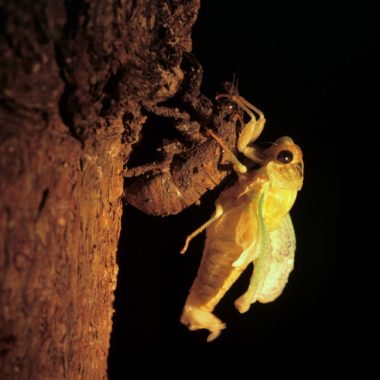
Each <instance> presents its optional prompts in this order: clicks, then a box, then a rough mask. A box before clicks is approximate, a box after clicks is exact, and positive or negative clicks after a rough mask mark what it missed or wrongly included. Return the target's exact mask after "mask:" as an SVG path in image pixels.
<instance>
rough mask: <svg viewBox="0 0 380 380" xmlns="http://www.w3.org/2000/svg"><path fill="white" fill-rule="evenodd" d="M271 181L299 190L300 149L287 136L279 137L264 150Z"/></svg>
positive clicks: (300, 170)
mask: <svg viewBox="0 0 380 380" xmlns="http://www.w3.org/2000/svg"><path fill="white" fill-rule="evenodd" d="M264 154H265V157H266V161H265V163H264V166H266V169H267V173H268V176H269V178H270V180H271V183H272V184H273V185H274V186H276V187H278V188H281V189H288V190H300V189H301V187H302V183H303V159H302V151H301V149H300V147H299V146H298V145H296V144H295V143H294V141H293V140H292V139H291V138H290V137H287V136H284V137H281V138H279V139H278V140H276V142H275V143H274V144H273V146H271V147H270V148H268V149H267V150H265V152H264Z"/></svg>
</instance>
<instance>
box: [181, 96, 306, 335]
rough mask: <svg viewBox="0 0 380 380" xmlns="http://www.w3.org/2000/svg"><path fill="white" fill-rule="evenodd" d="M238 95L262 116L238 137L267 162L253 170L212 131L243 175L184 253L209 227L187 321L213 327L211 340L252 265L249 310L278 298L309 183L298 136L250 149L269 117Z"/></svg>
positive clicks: (241, 305) (243, 301) (244, 299)
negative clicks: (219, 313)
mask: <svg viewBox="0 0 380 380" xmlns="http://www.w3.org/2000/svg"><path fill="white" fill-rule="evenodd" d="M233 100H235V101H236V102H237V103H238V104H239V105H240V106H242V107H243V108H244V109H245V110H246V111H247V109H248V110H251V109H253V110H255V111H256V112H259V114H260V116H261V118H260V119H259V120H257V121H256V119H254V118H253V119H251V121H250V122H249V123H248V124H247V125H246V126H245V128H244V129H243V131H242V133H241V135H240V136H239V140H240V141H238V147H239V150H240V151H242V152H243V153H244V154H246V155H247V156H248V157H250V158H253V157H255V159H256V161H259V162H260V165H261V167H260V169H258V170H253V171H247V168H246V167H245V166H244V165H242V164H241V163H240V162H239V161H238V160H237V159H236V157H235V156H234V155H233V154H232V152H230V151H229V150H228V148H227V147H226V146H225V144H224V143H223V142H222V141H221V140H220V139H219V138H218V136H215V135H214V134H213V133H212V132H211V135H212V136H213V137H214V138H215V139H216V140H217V141H218V142H219V143H220V144H221V145H222V147H223V148H224V149H225V150H227V151H229V154H230V155H231V158H232V160H233V161H234V168H235V170H236V171H237V173H238V175H239V178H238V181H237V182H236V183H235V184H234V185H233V186H232V187H230V188H228V189H226V190H225V191H224V192H223V193H222V194H221V195H220V196H219V198H218V199H217V201H216V204H215V205H216V210H215V213H214V216H213V217H212V218H211V219H210V220H209V221H208V222H206V223H205V224H204V225H203V226H201V227H200V228H199V229H197V230H196V231H195V232H194V233H193V234H191V235H190V236H189V237H188V238H187V241H186V244H185V247H184V248H183V250H182V251H181V252H182V253H184V252H185V251H186V249H187V246H188V243H189V242H190V240H191V239H192V238H193V237H194V236H196V235H197V234H198V233H200V232H201V231H202V230H204V229H207V230H206V235H207V238H206V243H205V248H204V252H203V256H202V261H201V265H200V267H199V271H198V275H197V277H196V279H195V281H194V283H193V286H192V288H191V290H190V294H189V296H188V298H187V300H186V304H185V306H184V309H183V313H182V316H181V322H182V323H184V324H185V325H187V326H188V327H189V329H190V330H197V329H208V330H209V331H210V335H209V337H208V339H207V340H208V341H211V340H213V339H215V338H216V337H218V336H219V334H220V332H221V330H222V329H224V328H225V324H224V323H223V322H222V321H220V319H218V318H217V317H216V316H215V315H214V314H213V313H212V312H213V310H214V308H215V306H216V305H217V304H218V302H219V301H220V299H221V298H222V297H223V296H224V294H225V293H226V291H227V290H228V289H229V288H230V287H231V285H232V284H233V283H234V282H235V281H236V279H237V278H238V277H239V276H240V274H241V273H242V272H243V271H244V270H245V269H246V267H247V266H248V265H249V264H250V263H253V264H254V271H253V275H252V278H251V281H250V284H249V287H248V289H247V291H246V292H245V293H244V294H243V295H242V296H241V297H239V298H238V299H237V300H236V302H235V306H236V308H237V309H238V310H239V311H240V312H241V313H244V312H246V311H247V310H248V309H249V307H250V305H251V304H252V303H254V302H256V301H259V302H262V303H265V302H270V301H273V300H274V299H275V298H277V297H278V296H279V295H280V294H281V292H282V291H283V289H284V287H285V285H286V282H287V279H288V276H289V273H290V272H291V271H292V269H293V263H294V252H295V235H294V230H293V226H292V222H291V219H290V216H289V211H290V209H291V207H292V206H293V204H294V201H295V198H296V194H297V191H298V190H300V188H301V187H302V182H303V161H302V152H301V150H300V148H299V147H298V146H297V145H296V144H294V142H293V140H292V139H291V138H289V137H283V138H280V139H278V140H277V141H276V142H275V144H274V145H273V146H272V147H270V148H269V149H267V150H265V151H263V152H258V151H254V149H255V148H253V147H247V145H248V143H252V142H253V141H252V138H251V139H250V138H248V137H247V136H249V135H250V136H252V135H253V136H254V140H255V139H256V138H257V137H258V135H259V134H260V133H261V130H262V128H263V125H264V122H265V119H264V117H263V115H262V113H260V111H258V110H257V109H256V108H255V107H254V106H252V105H250V104H249V103H248V102H246V101H245V100H244V99H242V98H236V97H235V98H233ZM247 112H248V111H247ZM251 117H252V115H251ZM260 122H261V124H260ZM258 128H259V132H260V133H258V132H257V129H258ZM247 131H248V132H247ZM244 134H245V135H244ZM242 135H243V138H244V139H245V144H243V143H242V140H241V139H242V137H241V136H242ZM239 143H240V144H239ZM239 145H240V146H239ZM247 153H248V154H247Z"/></svg>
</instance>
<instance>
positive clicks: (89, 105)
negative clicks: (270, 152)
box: [0, 0, 216, 379]
mask: <svg viewBox="0 0 380 380" xmlns="http://www.w3.org/2000/svg"><path fill="white" fill-rule="evenodd" d="M198 7H199V1H198V0H193V1H185V0H183V1H161V0H157V1H147V0H146V1H144V0H142V1H138V2H134V1H127V0H121V1H113V0H101V1H100V0H99V1H89V0H81V1H71V0H69V1H56V0H54V1H53V0H34V1H33V2H32V1H26V0H25V1H6V0H0V254H1V255H0V273H1V283H0V287H1V303H0V305H1V306H0V307H1V311H0V359H1V364H0V377H1V378H4V379H13V378H14V379H103V378H105V377H106V362H107V354H108V349H109V337H110V332H111V328H112V313H113V307H112V303H113V291H114V289H115V286H116V275H117V265H116V250H117V243H118V238H119V232H120V220H121V214H122V202H121V200H122V194H123V181H124V180H123V176H122V172H123V170H124V169H125V168H124V164H125V162H126V161H127V158H128V156H129V154H130V152H131V150H132V143H133V142H136V141H137V140H139V139H140V134H139V131H140V129H141V126H142V124H143V122H144V121H145V119H146V116H145V115H144V114H143V113H142V107H141V104H142V103H144V102H145V103H149V104H150V105H152V106H154V105H156V104H157V103H159V102H163V101H165V100H167V99H169V98H171V97H172V96H173V95H174V94H175V93H176V92H177V91H178V90H179V88H180V85H181V82H182V80H183V77H184V74H183V70H182V69H181V66H180V65H181V62H182V60H183V54H184V53H185V52H190V51H191V35H190V33H191V27H192V25H193V23H194V21H195V18H196V15H197V11H198ZM215 149H216V148H215ZM161 214H164V213H161Z"/></svg>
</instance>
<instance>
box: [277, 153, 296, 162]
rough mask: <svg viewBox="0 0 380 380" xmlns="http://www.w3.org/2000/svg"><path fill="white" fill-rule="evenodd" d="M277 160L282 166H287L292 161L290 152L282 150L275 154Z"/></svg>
mask: <svg viewBox="0 0 380 380" xmlns="http://www.w3.org/2000/svg"><path fill="white" fill-rule="evenodd" d="M277 160H278V161H280V162H282V163H283V164H289V163H290V162H292V161H293V153H292V152H291V151H290V150H282V151H280V152H279V153H278V154H277Z"/></svg>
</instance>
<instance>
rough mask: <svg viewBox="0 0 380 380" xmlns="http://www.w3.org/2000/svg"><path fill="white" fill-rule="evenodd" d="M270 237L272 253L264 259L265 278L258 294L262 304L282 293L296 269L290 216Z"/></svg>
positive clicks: (294, 245)
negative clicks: (290, 275) (291, 273)
mask: <svg viewBox="0 0 380 380" xmlns="http://www.w3.org/2000/svg"><path fill="white" fill-rule="evenodd" d="M268 235H269V242H270V252H269V254H268V255H266V256H267V257H266V260H265V259H264V261H266V262H265V269H266V270H265V277H264V278H263V279H262V283H261V284H260V285H261V286H260V289H259V292H258V294H257V300H258V301H259V302H262V303H266V302H271V301H273V300H275V299H276V298H277V297H278V296H279V295H280V294H281V293H282V291H283V290H284V287H285V285H286V283H287V282H288V277H289V274H290V272H291V271H292V270H293V267H294V253H295V249H296V237H295V234H294V228H293V224H292V220H291V218H290V215H287V216H286V217H285V218H283V220H282V221H281V223H280V225H279V226H278V228H277V229H276V230H274V231H271V232H269V233H268Z"/></svg>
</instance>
